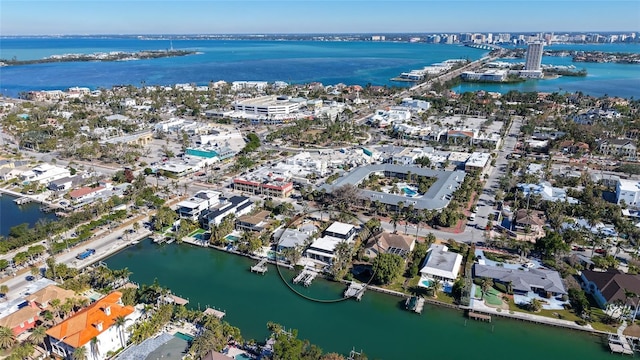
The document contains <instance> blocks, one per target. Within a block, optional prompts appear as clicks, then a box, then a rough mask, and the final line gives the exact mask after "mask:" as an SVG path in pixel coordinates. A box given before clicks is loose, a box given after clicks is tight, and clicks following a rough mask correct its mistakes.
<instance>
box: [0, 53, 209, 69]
mask: <svg viewBox="0 0 640 360" xmlns="http://www.w3.org/2000/svg"><path fill="white" fill-rule="evenodd" d="M195 53H196V52H195V51H191V50H174V49H169V50H143V51H137V52H124V51H113V52H108V53H103V52H100V53H93V54H63V55H51V56H49V57H46V58H43V59H33V60H18V59H17V58H15V57H14V58H13V59H10V60H9V59H0V66H16V65H32V64H46V63H55V62H81V61H131V60H144V59H159V58H166V57H175V56H186V55H192V54H195Z"/></svg>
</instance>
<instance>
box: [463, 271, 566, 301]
mask: <svg viewBox="0 0 640 360" xmlns="http://www.w3.org/2000/svg"><path fill="white" fill-rule="evenodd" d="M473 276H474V277H479V278H489V279H492V280H493V281H494V282H496V283H501V284H504V285H505V286H506V287H507V289H510V290H512V291H513V293H514V294H516V295H524V296H533V295H534V294H538V295H540V296H542V297H547V298H548V297H551V296H559V295H564V294H566V293H567V291H566V290H565V288H564V284H563V283H562V278H561V277H560V274H559V273H558V272H557V271H554V270H547V269H528V270H523V269H513V268H505V267H500V266H490V265H480V264H475V265H474V266H473Z"/></svg>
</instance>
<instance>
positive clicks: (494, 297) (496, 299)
mask: <svg viewBox="0 0 640 360" xmlns="http://www.w3.org/2000/svg"><path fill="white" fill-rule="evenodd" d="M501 294H502V293H501V292H499V291H498V290H496V289H494V288H491V289H489V291H488V292H487V293H486V294H484V298H483V299H484V300H485V301H486V302H487V304H489V305H495V306H500V305H502V299H501V298H500V295H501ZM476 297H477V298H482V287H480V286H478V285H476Z"/></svg>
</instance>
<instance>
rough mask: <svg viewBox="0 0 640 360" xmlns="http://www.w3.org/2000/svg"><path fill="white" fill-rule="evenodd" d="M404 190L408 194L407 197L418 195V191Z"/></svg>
mask: <svg viewBox="0 0 640 360" xmlns="http://www.w3.org/2000/svg"><path fill="white" fill-rule="evenodd" d="M402 190H403V191H404V193H405V194H407V196H416V195H417V194H418V192H417V191H415V190H411V189H409V188H408V187H405V188H402Z"/></svg>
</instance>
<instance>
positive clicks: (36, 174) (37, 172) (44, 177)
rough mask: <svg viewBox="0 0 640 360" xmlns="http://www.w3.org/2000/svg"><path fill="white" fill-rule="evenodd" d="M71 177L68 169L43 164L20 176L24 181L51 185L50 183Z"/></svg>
mask: <svg viewBox="0 0 640 360" xmlns="http://www.w3.org/2000/svg"><path fill="white" fill-rule="evenodd" d="M69 176H71V173H70V172H69V170H68V169H65V168H61V167H58V166H55V165H51V164H47V163H43V164H40V165H38V166H36V167H34V168H33V169H31V170H30V171H26V172H24V173H22V174H21V175H20V178H21V180H22V181H28V182H35V183H42V184H49V182H51V181H53V180H57V179H62V178H64V177H69Z"/></svg>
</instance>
